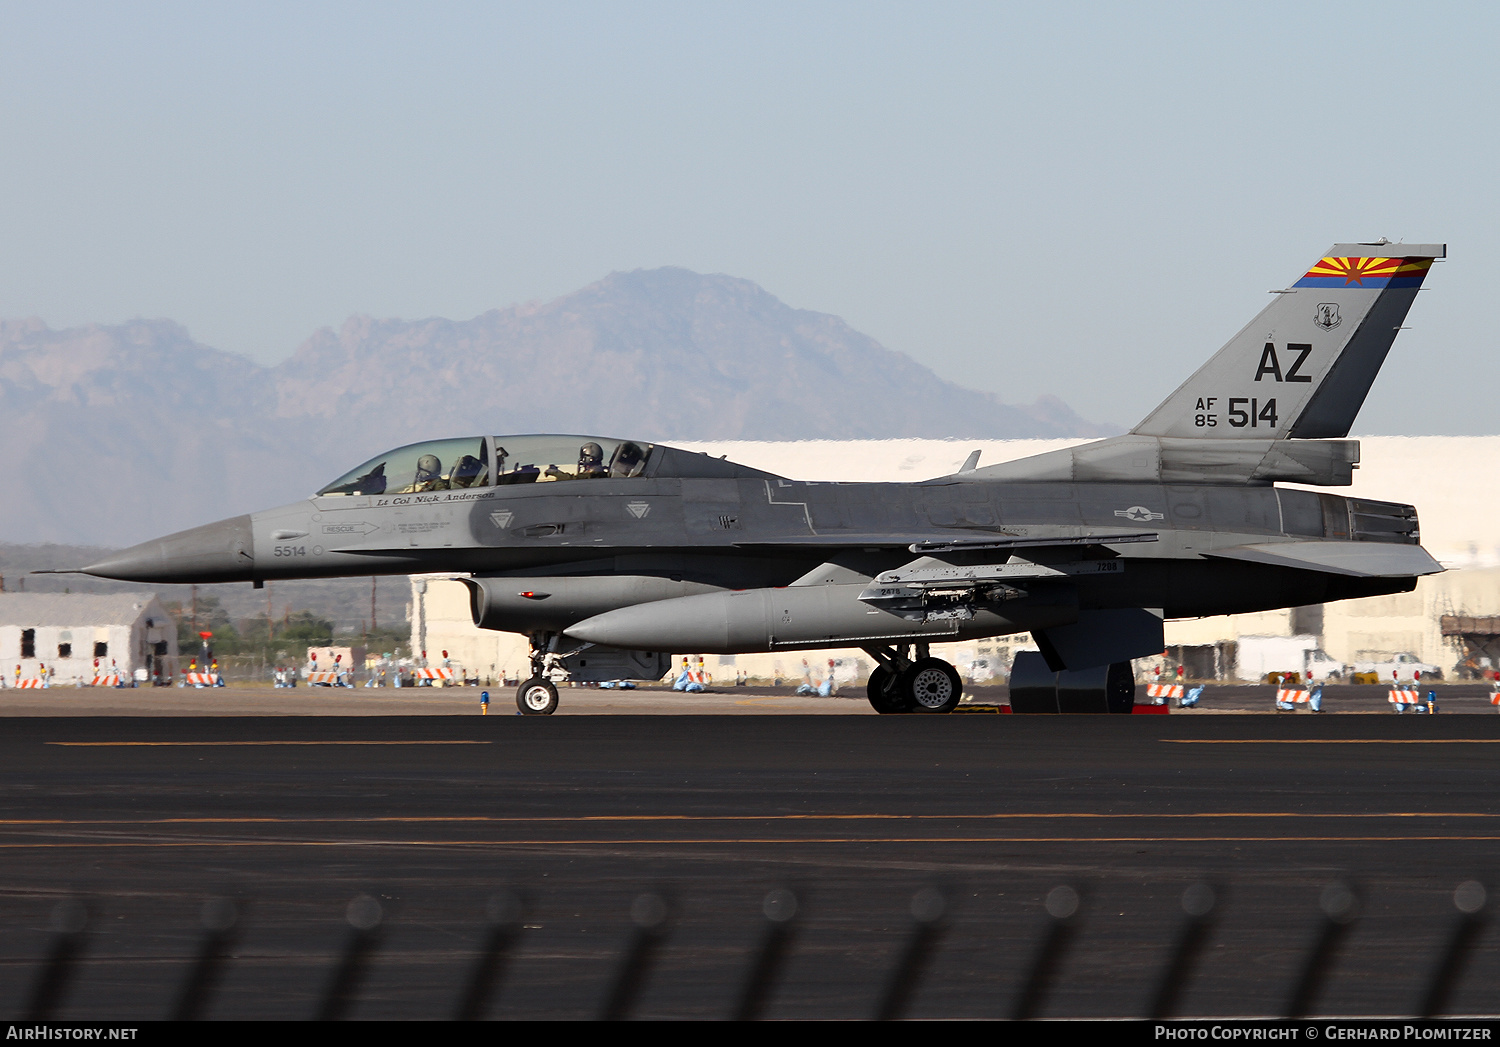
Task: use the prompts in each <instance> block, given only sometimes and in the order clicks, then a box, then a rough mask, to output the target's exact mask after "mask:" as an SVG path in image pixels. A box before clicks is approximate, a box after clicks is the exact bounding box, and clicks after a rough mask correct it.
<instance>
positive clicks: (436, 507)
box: [82, 241, 1446, 714]
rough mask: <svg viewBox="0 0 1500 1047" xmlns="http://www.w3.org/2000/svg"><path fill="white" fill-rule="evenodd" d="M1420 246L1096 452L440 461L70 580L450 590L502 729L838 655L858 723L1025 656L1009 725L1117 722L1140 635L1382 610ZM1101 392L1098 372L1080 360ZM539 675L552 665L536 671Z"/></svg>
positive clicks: (1365, 262) (1434, 247)
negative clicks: (1370, 468) (503, 668)
mask: <svg viewBox="0 0 1500 1047" xmlns="http://www.w3.org/2000/svg"><path fill="white" fill-rule="evenodd" d="M1445 255H1446V249H1445V247H1444V245H1441V244H1393V243H1389V242H1386V241H1381V242H1379V243H1372V244H1335V245H1334V246H1333V247H1331V248H1329V249H1328V250H1327V251H1326V252H1325V253H1324V254H1323V255H1322V256H1321V257H1320V258H1319V259H1318V261H1317V262H1316V263H1315V264H1314V265H1313V266H1312V267H1311V268H1310V269H1308V270H1307V271H1306V272H1305V274H1303V275H1302V276H1300V277H1299V278H1298V279H1297V280H1295V281H1294V282H1293V283H1292V285H1291V286H1290V287H1288V288H1286V289H1285V290H1282V291H1278V292H1274V294H1275V297H1274V298H1273V299H1272V301H1271V303H1270V304H1269V305H1268V306H1267V307H1266V308H1265V309H1263V310H1262V311H1261V313H1260V314H1259V315H1258V316H1256V317H1255V319H1254V320H1252V321H1251V322H1250V323H1249V324H1248V325H1247V326H1246V327H1245V328H1244V329H1243V330H1241V331H1240V332H1239V333H1238V334H1236V335H1235V336H1234V337H1233V338H1231V339H1230V340H1229V342H1228V344H1226V345H1225V346H1224V347H1223V348H1222V349H1220V350H1219V351H1218V353H1216V354H1215V355H1214V356H1213V357H1212V358H1211V359H1210V360H1209V361H1208V363H1207V364H1205V365H1204V366H1203V367H1202V368H1201V369H1200V370H1199V371H1198V372H1197V373H1196V374H1194V375H1193V376H1192V377H1190V378H1189V379H1188V380H1187V381H1186V382H1184V383H1183V384H1182V385H1181V386H1180V387H1179V388H1178V389H1177V390H1176V391H1175V392H1173V393H1172V394H1171V395H1170V396H1168V397H1167V398H1166V400H1165V401H1163V403H1162V404H1161V406H1160V407H1158V408H1157V409H1156V410H1155V411H1153V412H1151V414H1150V415H1148V416H1147V417H1146V419H1145V420H1144V421H1142V422H1141V423H1140V424H1139V425H1137V426H1136V427H1135V428H1134V429H1132V430H1131V431H1130V432H1129V433H1128V434H1126V435H1124V436H1118V437H1113V438H1110V439H1105V440H1099V441H1096V442H1093V443H1087V444H1083V445H1081V446H1077V447H1073V448H1070V449H1066V450H1060V451H1054V452H1050V453H1047V454H1041V455H1037V456H1034V457H1030V458H1024V459H1021V460H1018V461H1014V462H1007V463H1004V464H1000V465H991V466H988V467H984V468H981V467H978V464H977V457H976V456H971V457H970V460H969V461H968V462H966V463H965V466H964V468H963V469H961V470H960V471H959V472H957V473H954V474H952V475H950V476H942V477H938V478H935V479H931V480H927V481H925V482H921V483H813V482H807V481H800V480H793V479H789V478H787V477H784V476H778V475H775V474H773V473H769V472H764V471H762V470H759V469H752V468H750V467H748V466H744V465H738V464H736V463H734V462H730V461H727V460H724V459H722V458H713V457H709V456H708V455H704V454H697V453H690V452H687V451H683V450H680V449H678V448H674V447H669V446H666V445H664V444H658V443H651V442H648V441H645V440H631V439H619V438H606V437H601V436H582V435H579V436H560V435H531V436H517V435H509V436H489V435H480V436H468V437H463V438H456V439H447V440H435V441H430V442H425V443H420V444H412V445H409V446H405V447H398V448H396V449H394V450H391V451H387V452H385V453H384V454H379V455H376V456H375V457H374V458H371V459H370V460H369V461H367V462H364V463H362V464H360V465H359V466H357V467H356V468H354V469H351V470H350V471H349V472H347V473H345V474H344V475H343V476H340V477H338V478H337V479H335V480H333V481H332V482H331V483H329V484H328V485H327V486H325V487H323V488H322V489H321V490H319V491H317V492H316V493H315V494H313V495H312V496H310V497H308V498H303V499H301V500H299V501H296V502H292V503H291V504H289V505H284V506H281V507H279V508H274V509H266V510H264V511H261V512H257V513H251V514H249V515H245V516H236V517H233V518H231V519H227V520H223V521H220V522H218V523H213V524H209V525H206V526H203V527H195V528H193V529H191V530H186V531H182V532H179V533H177V534H173V535H169V536H167V537H165V538H160V539H157V540H155V541H150V542H145V543H143V544H141V545H138V546H135V547H134V548H131V549H127V550H125V551H123V552H121V553H119V554H117V555H115V556H111V557H110V558H108V559H106V560H104V561H102V562H100V563H96V564H92V565H90V566H88V567H86V568H82V570H83V571H84V572H85V573H87V574H91V575H97V576H99V577H103V578H118V579H127V580H131V581H141V582H158V583H171V582H237V581H245V582H252V583H254V584H255V585H256V586H257V587H259V586H261V585H263V584H264V583H265V582H266V581H268V580H271V579H281V578H313V577H336V576H342V575H371V574H413V573H419V572H450V573H453V574H455V575H458V576H459V577H460V578H461V580H462V581H463V582H464V584H465V585H467V586H468V589H469V593H470V596H471V608H472V612H473V618H474V624H475V625H477V626H479V627H480V628H483V629H499V630H508V631H512V632H517V633H522V634H524V635H526V636H528V637H529V638H530V642H531V650H532V667H533V672H532V677H531V679H529V680H527V681H526V682H525V683H524V684H522V685H521V687H520V689H519V691H518V692H517V699H516V700H517V706H518V708H519V709H520V711H521V712H522V713H526V714H547V713H551V712H552V711H554V710H555V709H556V708H557V704H558V695H557V689H556V687H555V686H554V684H553V683H552V681H551V679H550V678H549V675H550V674H549V672H548V669H549V667H550V666H551V665H553V664H555V662H556V660H557V659H558V658H559V657H568V656H573V657H575V658H578V659H579V660H580V661H581V660H583V659H582V655H581V652H584V651H589V650H597V649H599V648H604V649H623V650H626V651H636V652H666V653H665V654H658V655H657V656H655V657H654V658H642V659H638V662H639V663H640V664H645V665H650V666H652V667H653V668H652V670H651V672H652V673H655V674H658V675H659V673H660V671H661V669H662V666H663V665H664V664H665V659H666V658H669V657H670V653H672V652H676V653H681V652H693V653H702V654H713V653H719V654H739V653H749V652H757V651H797V650H813V649H818V648H833V647H858V648H862V649H863V650H865V651H866V652H868V653H869V654H870V655H871V657H872V658H873V659H874V660H875V661H876V662H877V663H878V668H876V669H875V670H874V672H873V673H872V675H871V677H870V681H869V685H868V694H869V700H870V703H871V704H872V705H873V706H874V708H875V709H876V710H878V711H879V712H882V713H913V712H926V713H945V712H951V711H952V710H953V709H954V707H955V706H956V705H957V704H958V702H959V699H960V697H961V695H962V681H961V679H960V677H959V674H958V672H957V671H956V670H955V669H954V668H953V666H952V665H950V664H949V663H948V662H946V661H943V660H942V659H940V658H936V657H933V656H932V654H931V651H930V645H931V644H934V643H942V642H948V641H955V640H973V639H979V638H984V637H992V636H1000V635H1006V634H1015V633H1026V632H1029V633H1030V634H1031V635H1032V637H1033V638H1034V639H1035V642H1036V645H1037V647H1038V649H1039V654H1037V653H1033V654H1030V655H1029V656H1028V655H1022V656H1018V658H1017V662H1016V665H1015V666H1014V668H1013V672H1012V678H1011V685H1012V686H1011V694H1012V706H1013V708H1014V709H1015V710H1016V711H1017V712H1023V711H1046V712H1058V711H1064V712H1066V711H1099V712H1104V711H1118V712H1128V711H1129V709H1130V704H1131V701H1132V697H1133V688H1134V684H1133V682H1132V680H1133V677H1132V675H1131V673H1130V666H1129V661H1130V659H1132V658H1137V657H1142V656H1147V655H1152V654H1159V653H1160V652H1161V650H1162V648H1163V631H1162V623H1163V620H1164V619H1168V618H1191V617H1197V616H1202V615H1218V614H1234V613H1245V612H1250V611H1262V610H1269V609H1273V608H1283V607H1295V606H1302V605H1308V604H1318V603H1324V602H1328V601H1332V600H1345V599H1351V598H1355V597H1362V596H1375V595H1380V594H1386V593H1398V592H1406V591H1409V590H1411V589H1412V588H1414V587H1415V585H1416V580H1417V578H1418V577H1420V576H1422V575H1425V574H1431V573H1434V572H1437V571H1440V570H1441V569H1442V568H1441V567H1440V566H1439V565H1438V563H1437V562H1436V561H1435V560H1433V558H1432V557H1431V556H1429V555H1428V554H1427V552H1426V551H1425V550H1423V549H1422V547H1421V545H1420V544H1419V539H1420V533H1419V530H1418V524H1417V512H1416V510H1415V509H1414V508H1413V507H1411V506H1409V505H1401V504H1397V503H1394V502H1380V501H1372V500H1369V499H1356V498H1346V497H1342V496H1340V495H1337V494H1330V493H1325V492H1320V491H1312V490H1306V489H1304V488H1303V487H1286V486H1277V484H1278V482H1282V483H1292V484H1298V485H1311V486H1316V487H1336V486H1339V485H1348V484H1349V483H1350V482H1351V479H1352V475H1353V470H1354V469H1355V468H1356V467H1357V464H1358V462H1359V444H1358V442H1357V441H1354V440H1348V439H1346V438H1345V437H1347V435H1348V433H1349V428H1350V426H1351V425H1352V424H1353V422H1354V418H1355V416H1356V415H1357V414H1358V412H1359V409H1360V406H1361V404H1362V403H1363V402H1364V399H1365V396H1366V394H1367V393H1368V392H1369V389H1370V386H1371V383H1372V382H1373V381H1374V380H1375V376H1376V373H1377V372H1378V371H1379V369H1380V366H1381V364H1382V362H1383V361H1384V360H1385V356H1386V353H1387V352H1388V351H1389V349H1390V347H1391V344H1392V342H1393V340H1394V339H1395V336H1396V332H1397V331H1398V330H1399V329H1400V327H1401V324H1402V321H1403V319H1404V318H1405V316H1406V314H1407V310H1408V309H1409V308H1410V306H1411V304H1412V302H1413V300H1414V299H1415V297H1416V294H1417V291H1418V290H1419V289H1420V287H1421V285H1422V281H1423V279H1424V278H1425V277H1426V275H1427V272H1428V270H1429V269H1430V268H1431V266H1432V264H1433V261H1434V260H1435V259H1440V258H1444V257H1445ZM1102 363H1103V366H1104V367H1107V361H1104V362H1102ZM549 655H551V656H552V658H551V659H550V660H549V657H548V656H549Z"/></svg>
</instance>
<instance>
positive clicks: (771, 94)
mask: <svg viewBox="0 0 1500 1047" xmlns="http://www.w3.org/2000/svg"><path fill="white" fill-rule="evenodd" d="M1497 29H1500V9H1497V6H1496V5H1492V4H1477V3H1474V4H1413V3H1409V2H1405V3H1349V4H1342V3H1339V4H1333V3H1330V4H1316V3H1313V4H1309V3H1295V4H1269V3H1262V4H1234V5H1231V4H1208V3H1194V4H1159V3H1134V4H1108V5H1106V4H1097V5H1095V4H1065V3H1062V4H1059V3H1054V4H1046V5H1041V4H1032V3H1028V4H1015V5H1011V4H1000V3H989V4H972V5H971V4H941V3H936V4H934V3H922V4H915V3H913V4H876V3H859V4H813V3H796V4H774V3H767V2H765V0H757V2H754V3H745V4H735V3H692V4H661V3H636V4H624V3H615V4H591V3H574V4H569V3H556V2H550V3H535V2H534V3H527V4H517V5H506V4H496V3H491V4H435V3H423V4H421V5H415V4H413V5H403V6H382V5H376V4H371V3H358V4H309V3H298V4H287V5H282V4H274V3H266V2H263V0H262V2H256V3H254V4H245V5H234V4H225V3H215V4H200V3H193V4H180V5H179V4H149V3H130V4H70V3H58V2H48V3H34V4H15V3H3V4H0V93H3V94H0V98H3V101H0V245H3V249H0V316H4V317H19V316H30V315H36V316H40V317H42V318H43V319H45V320H46V321H47V322H48V323H50V324H52V325H53V326H68V325H74V324H79V323H84V322H90V321H99V322H118V321H121V320H124V319H128V318H130V317H134V316H167V317H172V318H174V319H177V320H179V321H181V322H182V323H184V324H185V325H186V326H187V327H188V328H189V330H190V331H191V332H192V333H193V335H194V336H195V337H196V338H198V339H199V340H200V341H203V342H205V343H207V344H210V345H214V346H218V347H220V348H224V349H231V350H236V351H239V352H243V353H246V354H248V355H250V356H253V357H255V358H257V359H260V360H265V361H272V360H277V359H280V358H282V357H284V356H286V355H287V354H289V353H290V352H291V351H292V350H293V349H294V348H295V347H296V345H297V344H298V343H300V342H301V341H302V340H303V339H304V338H306V337H307V336H308V335H309V334H310V333H311V332H312V331H313V329H315V328H316V327H319V326H325V325H334V326H336V325H338V324H339V323H341V322H342V321H343V319H344V318H345V317H346V316H348V315H349V314H351V313H370V314H374V315H376V316H383V317H384V316H401V317H408V318H417V317H423V316H433V315H439V316H447V317H454V318H467V317H470V316H473V315H475V314H477V313H480V312H483V311H485V310H487V309H491V308H494V307H497V306H507V305H510V304H513V303H515V302H518V301H525V300H528V299H549V298H553V297H556V296H558V295H562V294H566V293H568V292H570V291H573V290H575V289H577V288H578V287H581V286H583V285H584V284H587V283H590V282H592V281H594V280H597V279H598V278H600V277H601V276H603V275H605V274H606V273H608V272H610V271H611V270H616V269H635V268H639V267H654V266H661V265H681V266H686V267H688V268H691V269H696V270H699V271H704V272H724V273H730V274H733V275H735V276H742V277H746V278H748V279H751V280H754V281H756V282H758V283H760V284H762V285H763V286H765V287H766V288H767V289H768V290H770V291H771V292H772V293H774V294H776V295H778V296H779V297H781V298H782V299H784V300H785V301H787V302H788V303H790V304H792V305H795V306H799V307H803V308H808V309H816V310H820V311H824V312H830V313H835V314H837V315H839V316H842V317H844V318H845V319H846V320H848V321H849V323H850V324H852V325H853V326H854V327H856V328H858V329H859V330H861V331H864V332H866V333H868V334H870V335H872V336H874V337H875V338H877V339H879V340H880V341H881V342H883V343H885V344H886V345H888V346H890V347H891V348H894V349H899V350H901V351H903V352H906V353H909V354H911V355H912V356H913V357H915V358H917V359H918V360H921V361H923V362H924V363H926V364H928V365H929V366H931V367H933V368H934V369H936V370H937V371H938V372H939V373H940V374H942V375H944V376H946V377H948V378H951V379H953V380H956V381H959V382H962V383H965V384H967V385H971V386H974V387H977V388H984V389H992V390H995V391H997V392H998V393H1000V394H1001V395H1002V396H1003V397H1004V398H1006V399H1008V400H1013V401H1029V400H1031V399H1032V398H1034V397H1035V396H1037V395H1039V394H1041V393H1055V394H1056V395H1058V396H1061V397H1062V398H1064V399H1065V400H1067V401H1068V402H1069V403H1071V404H1072V405H1073V406H1074V407H1075V408H1077V409H1078V410H1079V411H1080V412H1082V413H1083V414H1085V415H1087V416H1089V417H1091V418H1094V419H1097V420H1101V421H1116V422H1121V423H1126V424H1130V423H1133V422H1135V421H1136V420H1138V419H1139V418H1140V417H1141V416H1143V415H1144V414H1145V413H1146V412H1147V411H1148V410H1150V409H1151V408H1152V407H1154V406H1155V405H1156V403H1157V402H1158V401H1159V400H1160V399H1161V398H1162V397H1163V396H1164V395H1165V393H1166V392H1168V391H1169V390H1170V388H1171V387H1172V386H1174V385H1175V384H1176V383H1177V382H1178V381H1179V380H1180V379H1181V378H1183V377H1184V376H1185V375H1186V374H1187V373H1188V372H1189V371H1190V370H1192V369H1193V368H1194V367H1195V366H1196V365H1197V364H1198V363H1199V362H1201V361H1202V360H1203V359H1205V358H1206V357H1207V356H1208V355H1209V354H1210V353H1211V352H1212V351H1213V350H1215V349H1217V348H1218V347H1219V345H1221V344H1222V343H1223V342H1224V341H1226V340H1227V339H1228V338H1229V337H1230V336H1231V335H1232V334H1234V333H1235V331H1237V330H1238V329H1239V328H1240V327H1241V326H1242V325H1243V324H1244V323H1245V322H1246V321H1248V320H1249V319H1250V317H1251V316H1252V315H1254V313H1255V312H1256V311H1257V310H1259V309H1260V308H1261V307H1262V306H1263V305H1264V304H1265V303H1266V302H1267V301H1268V296H1267V294H1266V291H1267V290H1269V289H1271V288H1279V287H1285V286H1286V285H1287V284H1288V283H1290V282H1291V281H1292V280H1294V279H1296V278H1297V277H1298V276H1300V275H1301V273H1303V272H1305V271H1306V269H1307V267H1308V266H1309V265H1310V264H1311V263H1312V262H1313V261H1315V260H1316V259H1317V258H1318V257H1319V255H1320V253H1321V252H1322V251H1323V250H1324V248H1326V247H1327V246H1328V245H1329V244H1330V243H1333V242H1335V241H1344V240H1369V239H1374V238H1378V237H1380V236H1388V237H1390V238H1392V239H1402V238H1404V239H1406V240H1409V241H1420V242H1427V241H1445V242H1447V243H1448V244H1449V245H1450V259H1451V260H1450V261H1449V262H1447V263H1444V264H1443V265H1440V266H1439V267H1437V268H1436V269H1435V270H1434V272H1433V274H1432V276H1431V277H1429V279H1428V287H1429V288H1430V291H1427V292H1424V293H1423V294H1422V295H1421V296H1420V298H1419V301H1418V303H1417V305H1416V307H1415V308H1414V309H1413V311H1412V314H1411V317H1410V319H1409V320H1408V323H1409V324H1410V325H1411V330H1409V331H1406V332H1404V333H1403V334H1402V335H1401V337H1400V338H1399V339H1398V340H1397V343H1396V349H1395V351H1394V353H1393V354H1392V358H1391V361H1390V362H1389V363H1388V364H1387V366H1386V369H1385V371H1384V372H1383V374H1382V376H1381V378H1380V380H1379V382H1377V385H1376V389H1375V392H1374V394H1373V395H1372V397H1371V400H1370V401H1369V403H1368V404H1367V405H1366V409H1365V412H1364V414H1363V415H1362V416H1361V418H1360V421H1359V423H1358V424H1357V425H1356V431H1362V432H1368V433H1377V432H1379V433H1490V432H1500V423H1497V420H1496V419H1497V417H1500V409H1497V408H1496V407H1492V405H1491V402H1490V401H1491V400H1492V399H1496V397H1495V396H1494V395H1493V394H1492V393H1491V389H1492V387H1493V379H1492V376H1493V375H1494V374H1495V371H1496V362H1495V357H1496V353H1495V348H1496V346H1495V342H1496V339H1495V337H1494V334H1493V331H1494V329H1495V316H1494V313H1495V297H1496V295H1495V289H1496V287H1497V286H1500V283H1497V281H1500V260H1497V255H1496V254H1495V253H1486V252H1487V251H1488V249H1487V248H1485V247H1484V244H1485V243H1486V242H1489V241H1490V239H1491V238H1492V237H1494V236H1495V235H1496V233H1497V229H1496V226H1497V203H1496V194H1497V191H1500V178H1497V175H1500V170H1497V167H1500V164H1497V161H1500V135H1497V133H1496V132H1497V127H1496V115H1495V114H1496V110H1497V101H1500V98H1497V90H1496V80H1497V76H1500V60H1497V57H1496V56H1497V52H1500V33H1497ZM1486 287H1489V288H1490V290H1489V291H1485V290H1484V288H1486ZM818 392H819V393H826V392H827V391H818ZM497 395H504V392H503V391H501V390H497ZM871 409H872V410H881V411H893V410H900V409H901V407H900V405H899V404H878V405H872V408H871Z"/></svg>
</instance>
